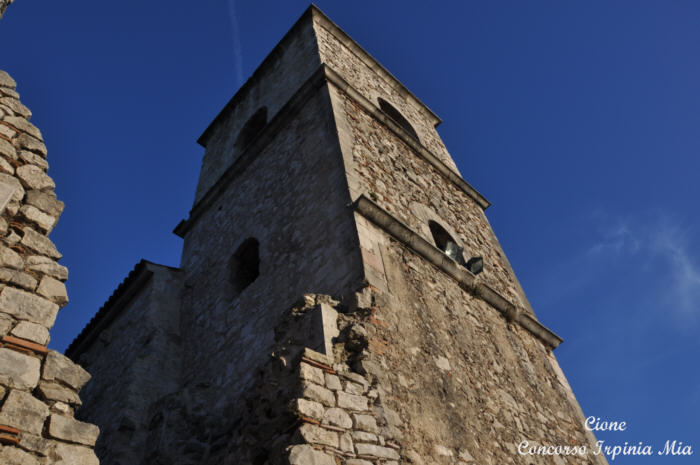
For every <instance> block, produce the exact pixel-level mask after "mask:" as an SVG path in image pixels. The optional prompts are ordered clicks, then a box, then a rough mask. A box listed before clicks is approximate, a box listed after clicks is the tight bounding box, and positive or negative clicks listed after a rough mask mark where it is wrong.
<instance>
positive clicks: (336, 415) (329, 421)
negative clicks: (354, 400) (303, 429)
mask: <svg viewBox="0 0 700 465" xmlns="http://www.w3.org/2000/svg"><path fill="white" fill-rule="evenodd" d="M322 422H323V424H326V425H333V426H340V427H341V428H345V429H349V428H352V419H351V418H350V415H348V414H347V413H346V412H345V410H343V409H339V408H329V409H328V410H326V413H324V414H323V421H322Z"/></svg>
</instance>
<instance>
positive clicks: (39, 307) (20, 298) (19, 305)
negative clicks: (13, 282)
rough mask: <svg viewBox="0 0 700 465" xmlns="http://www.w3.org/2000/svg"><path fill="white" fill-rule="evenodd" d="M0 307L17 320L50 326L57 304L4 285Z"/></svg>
mask: <svg viewBox="0 0 700 465" xmlns="http://www.w3.org/2000/svg"><path fill="white" fill-rule="evenodd" d="M0 308H2V309H3V311H5V312H6V313H9V314H10V315H12V316H14V317H15V318H17V319H18V320H27V321H31V322H34V323H39V324H40V325H43V326H46V327H47V328H50V327H51V326H53V322H54V320H55V319H56V313H58V305H56V304H55V303H53V302H49V301H48V300H46V299H43V298H41V297H38V296H36V295H34V294H31V293H29V292H25V291H21V290H19V289H15V288H12V287H9V286H6V287H5V288H4V289H3V290H2V292H0Z"/></svg>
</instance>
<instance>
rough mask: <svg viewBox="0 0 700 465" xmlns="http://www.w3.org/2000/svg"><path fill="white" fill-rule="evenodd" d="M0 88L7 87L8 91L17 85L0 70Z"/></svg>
mask: <svg viewBox="0 0 700 465" xmlns="http://www.w3.org/2000/svg"><path fill="white" fill-rule="evenodd" d="M0 87H8V88H10V89H16V88H17V83H16V82H15V80H14V79H12V76H10V75H9V74H7V72H5V71H3V70H1V69H0Z"/></svg>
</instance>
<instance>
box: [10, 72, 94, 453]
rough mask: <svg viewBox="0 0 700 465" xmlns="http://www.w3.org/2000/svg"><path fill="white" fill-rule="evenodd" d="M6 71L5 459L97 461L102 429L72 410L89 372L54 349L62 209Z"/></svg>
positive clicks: (62, 271) (60, 298)
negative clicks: (56, 236)
mask: <svg viewBox="0 0 700 465" xmlns="http://www.w3.org/2000/svg"><path fill="white" fill-rule="evenodd" d="M15 87H16V84H15V82H14V81H13V80H12V78H11V77H10V76H9V75H8V74H7V73H5V72H4V71H0V237H1V238H2V240H1V241H0V444H1V445H0V463H2V464H3V465H20V464H21V465H38V464H39V463H42V464H49V463H56V464H79V465H83V464H85V465H87V464H97V463H98V461H97V458H96V457H95V455H94V453H93V451H92V446H93V445H94V444H95V441H96V439H97V435H98V433H99V430H98V428H97V427H96V426H93V425H90V424H87V423H82V422H79V421H77V420H75V419H74V418H73V413H74V410H75V408H76V407H77V406H79V405H80V398H79V396H78V391H79V390H80V388H81V387H82V386H83V385H84V384H85V383H86V382H87V381H88V379H89V378H90V375H89V374H88V373H87V372H86V371H85V370H83V369H82V368H81V367H79V366H78V365H76V364H74V363H73V362H71V361H70V360H69V359H68V358H66V357H65V356H63V355H61V354H59V353H58V352H56V351H53V350H48V349H47V348H46V345H47V344H48V342H49V329H50V328H51V327H52V326H53V324H54V321H55V319H56V315H57V313H58V310H59V308H60V307H62V306H64V305H65V304H66V303H67V302H68V296H67V294H66V288H65V285H64V281H65V280H66V279H67V278H68V270H67V269H66V268H65V267H64V266H62V265H60V264H59V263H58V260H59V259H60V258H61V254H60V253H59V252H58V250H56V247H55V246H54V244H53V243H52V242H51V240H50V239H49V238H48V234H49V233H50V232H51V230H52V229H53V228H54V226H55V225H56V222H57V221H58V218H59V216H60V214H61V212H62V211H63V203H62V202H60V201H59V200H57V199H56V195H55V193H54V182H53V180H52V179H51V178H50V177H49V176H48V175H47V174H46V172H47V170H48V163H47V162H46V146H45V145H44V142H43V138H42V135H41V132H40V131H39V130H38V129H37V128H36V127H35V126H34V125H33V124H32V123H30V122H29V118H30V117H31V112H30V111H29V109H28V108H27V107H25V106H24V105H23V104H22V103H21V102H20V101H19V94H18V93H17V92H16V91H15Z"/></svg>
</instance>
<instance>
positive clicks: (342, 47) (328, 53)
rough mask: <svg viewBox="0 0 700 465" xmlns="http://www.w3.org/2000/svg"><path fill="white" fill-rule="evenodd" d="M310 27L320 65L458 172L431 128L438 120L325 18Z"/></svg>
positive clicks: (318, 17)
mask: <svg viewBox="0 0 700 465" xmlns="http://www.w3.org/2000/svg"><path fill="white" fill-rule="evenodd" d="M314 19H315V22H314V27H315V31H316V35H317V40H318V47H319V53H320V55H321V61H322V62H323V63H326V64H328V65H329V66H330V67H331V68H332V69H333V70H334V71H336V72H338V73H339V74H340V75H341V76H342V78H343V79H345V80H346V81H347V82H348V84H350V85H351V86H352V87H353V88H355V89H356V90H358V91H359V92H360V93H362V94H363V95H364V96H365V97H366V98H367V99H368V100H370V101H371V102H373V103H374V104H375V105H377V98H378V97H381V98H383V99H385V100H386V101H388V102H389V103H390V104H392V105H393V106H394V107H396V109H398V110H399V111H400V112H401V114H403V116H404V117H406V119H408V121H409V122H410V123H411V126H413V129H415V131H416V133H418V137H419V139H420V142H421V143H422V144H423V145H424V146H425V147H426V148H427V149H428V150H429V151H431V152H432V153H433V154H435V156H436V157H437V158H438V159H439V160H440V161H441V162H442V163H444V164H445V165H446V166H448V167H449V168H450V169H451V170H453V171H454V172H457V173H458V172H459V171H458V169H457V165H455V163H454V161H453V160H452V157H450V154H449V153H448V152H447V149H446V148H445V145H444V144H443V143H442V139H440V136H439V135H438V133H437V131H436V129H435V126H436V125H437V124H438V123H439V122H440V120H439V119H438V118H437V116H435V115H434V114H433V113H432V112H431V111H430V110H429V109H427V108H426V107H425V105H424V104H423V103H422V102H420V101H419V100H418V99H417V98H416V97H414V96H412V95H410V93H409V92H408V90H406V89H405V88H404V87H403V86H402V85H401V84H400V83H399V82H398V81H396V79H395V78H394V77H393V76H391V75H390V74H389V73H388V72H387V71H385V70H384V69H383V68H381V65H380V64H379V63H377V62H376V61H374V59H372V58H371V57H370V56H369V55H367V54H366V52H364V50H362V49H361V48H360V47H359V46H358V45H357V44H356V43H355V42H353V41H352V40H351V39H349V38H348V37H347V36H346V35H345V33H344V32H342V31H341V30H339V29H338V28H337V26H335V25H334V24H333V23H332V22H331V21H330V20H328V18H326V17H325V16H321V15H316V16H315V18H314Z"/></svg>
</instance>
